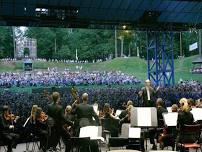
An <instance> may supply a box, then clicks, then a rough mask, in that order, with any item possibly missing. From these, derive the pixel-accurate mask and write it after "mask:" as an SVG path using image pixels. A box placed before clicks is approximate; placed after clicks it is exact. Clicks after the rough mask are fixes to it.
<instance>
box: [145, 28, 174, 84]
mask: <svg viewBox="0 0 202 152" xmlns="http://www.w3.org/2000/svg"><path fill="white" fill-rule="evenodd" d="M147 68H148V69H147V71H148V79H150V80H151V82H152V83H153V84H154V85H155V86H159V85H160V86H171V85H174V83H175V77H174V54H173V32H159V31H158V32H157V31H147Z"/></svg>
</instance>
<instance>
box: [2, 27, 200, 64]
mask: <svg viewBox="0 0 202 152" xmlns="http://www.w3.org/2000/svg"><path fill="white" fill-rule="evenodd" d="M0 33H1V34H0V58H6V57H13V54H14V53H13V50H14V48H13V31H12V27H0ZM114 35H115V34H114V30H103V29H64V28H48V27H45V28H41V27H29V28H27V30H26V31H24V32H22V31H20V28H19V27H16V28H15V39H17V38H18V37H20V36H26V37H30V38H36V39H37V50H38V52H37V54H38V57H39V58H47V59H49V58H58V59H71V60H75V58H76V55H75V54H76V50H77V51H78V58H79V60H88V61H93V60H97V59H102V60H105V59H106V58H108V57H109V56H112V57H114V56H115V51H114V50H115V40H114V39H115V38H114ZM120 36H123V37H124V54H125V55H126V56H128V55H129V54H130V56H136V55H137V48H138V49H139V50H140V51H139V52H140V56H141V57H146V45H147V43H146V32H139V31H127V30H121V31H117V50H118V56H120V52H121V41H120ZM197 40H198V34H197V32H194V31H192V32H183V33H182V50H183V55H185V56H190V55H194V54H197V51H196V50H195V51H193V52H190V51H189V45H190V44H192V43H194V42H196V41H197ZM179 41H180V36H179V33H175V35H174V50H175V57H177V56H179V55H180V42H179ZM129 50H130V51H129Z"/></svg>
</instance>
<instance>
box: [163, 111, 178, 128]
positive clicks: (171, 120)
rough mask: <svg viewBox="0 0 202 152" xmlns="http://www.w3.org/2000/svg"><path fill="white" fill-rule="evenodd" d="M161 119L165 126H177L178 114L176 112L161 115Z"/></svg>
mask: <svg viewBox="0 0 202 152" xmlns="http://www.w3.org/2000/svg"><path fill="white" fill-rule="evenodd" d="M163 119H164V123H165V124H166V125H167V126H177V119H178V113H177V112H169V113H163Z"/></svg>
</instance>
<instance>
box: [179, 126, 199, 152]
mask: <svg viewBox="0 0 202 152" xmlns="http://www.w3.org/2000/svg"><path fill="white" fill-rule="evenodd" d="M200 134H201V125H199V124H196V125H185V126H184V127H182V128H181V129H180V136H179V143H178V145H177V146H178V147H179V148H180V149H181V150H182V151H183V150H185V149H196V151H197V150H198V149H201V144H200V143H199V139H200ZM201 150H202V149H201Z"/></svg>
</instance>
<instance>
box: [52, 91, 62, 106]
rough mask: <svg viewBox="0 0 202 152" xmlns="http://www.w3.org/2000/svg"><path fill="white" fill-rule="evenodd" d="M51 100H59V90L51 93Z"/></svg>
mask: <svg viewBox="0 0 202 152" xmlns="http://www.w3.org/2000/svg"><path fill="white" fill-rule="evenodd" d="M52 98H53V102H54V103H56V102H58V101H59V100H60V94H59V92H53V94H52Z"/></svg>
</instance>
